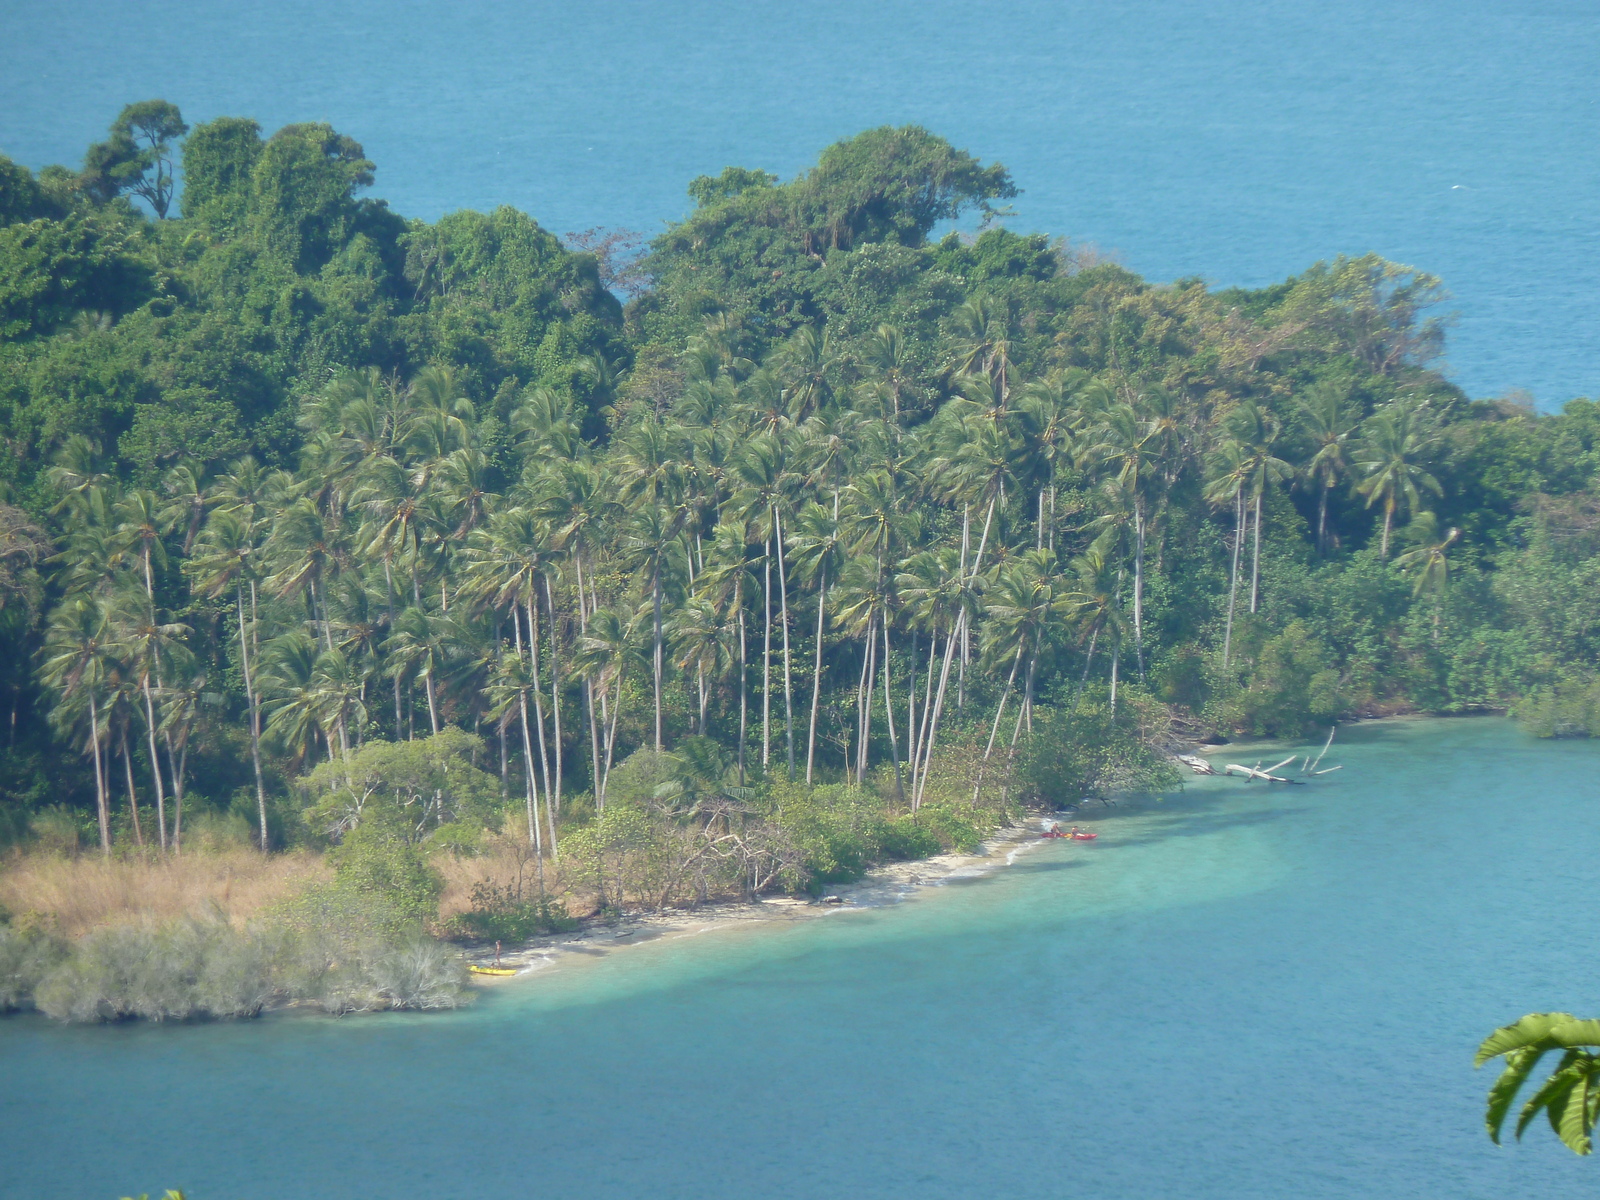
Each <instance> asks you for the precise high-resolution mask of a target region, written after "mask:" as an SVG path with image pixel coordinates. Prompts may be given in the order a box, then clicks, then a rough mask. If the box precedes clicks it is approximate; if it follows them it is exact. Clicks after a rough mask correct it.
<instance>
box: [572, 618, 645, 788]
mask: <svg viewBox="0 0 1600 1200" xmlns="http://www.w3.org/2000/svg"><path fill="white" fill-rule="evenodd" d="M638 657H639V654H638V644H637V639H636V629H635V627H634V624H633V622H632V621H631V620H629V619H628V618H626V617H624V616H623V615H622V613H620V612H619V611H618V610H617V609H615V608H602V609H597V610H596V611H595V612H593V613H591V614H590V616H589V628H588V630H587V631H586V632H585V633H584V635H583V638H582V639H581V640H580V642H579V643H578V650H577V653H576V654H575V655H574V656H573V660H572V669H573V671H575V672H576V673H577V674H578V675H580V676H582V677H584V678H587V679H591V680H593V681H594V682H595V684H596V685H597V689H598V690H599V691H600V693H601V694H602V695H607V694H609V700H610V704H609V709H610V717H611V719H610V721H609V723H608V724H607V727H606V729H605V731H604V743H605V755H604V758H603V760H602V762H601V769H600V774H599V776H598V778H597V779H596V781H595V792H594V796H595V808H596V810H598V811H602V812H603V811H604V810H605V804H606V785H607V783H608V782H609V781H610V778H611V764H612V762H613V760H614V759H615V756H616V749H617V721H618V719H619V718H620V717H621V715H622V685H623V682H624V680H625V679H626V676H627V672H628V668H629V667H630V666H632V665H634V663H635V662H636V660H637V659H638Z"/></svg>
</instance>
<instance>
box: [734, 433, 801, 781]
mask: <svg viewBox="0 0 1600 1200" xmlns="http://www.w3.org/2000/svg"><path fill="white" fill-rule="evenodd" d="M734 478H735V480H736V481H737V483H738V485H739V490H738V491H736V492H734V493H733V495H732V496H731V497H730V498H729V500H728V505H727V511H728V513H729V514H730V515H731V516H732V517H734V518H735V519H737V520H738V521H739V523H740V524H741V525H742V526H743V527H745V528H746V529H747V530H748V531H749V533H750V534H751V535H752V536H754V537H758V538H760V540H761V545H762V547H763V553H764V562H763V568H762V580H763V582H762V594H763V597H764V604H765V613H764V624H763V630H762V650H761V765H762V766H763V767H765V766H766V765H767V762H768V760H769V759H770V757H771V752H772V737H771V720H772V701H771V697H772V567H773V564H774V563H776V565H777V568H778V601H779V619H780V623H781V630H782V642H783V646H782V650H783V696H784V731H785V734H786V737H787V743H788V748H789V750H788V766H789V776H790V778H793V777H794V688H793V674H792V667H791V659H790V653H789V573H788V570H787V566H788V564H787V563H786V562H785V559H784V550H783V542H784V530H783V521H784V516H785V514H786V513H788V512H789V511H791V509H792V506H793V504H794V499H795V494H796V491H797V489H798V486H799V484H800V477H799V475H797V474H796V473H795V472H794V471H793V470H792V469H791V468H790V463H789V454H788V446H787V445H786V443H785V440H784V438H783V437H782V436H781V434H779V433H777V432H773V431H766V432H763V433H759V434H757V435H756V436H755V437H754V438H752V439H751V440H750V442H749V444H748V445H747V446H746V448H745V452H744V454H743V455H741V456H740V457H739V459H738V460H737V461H736V462H735V464H734Z"/></svg>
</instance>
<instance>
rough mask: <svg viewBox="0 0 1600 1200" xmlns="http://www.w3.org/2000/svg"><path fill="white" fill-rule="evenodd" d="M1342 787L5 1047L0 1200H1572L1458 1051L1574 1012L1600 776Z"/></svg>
mask: <svg viewBox="0 0 1600 1200" xmlns="http://www.w3.org/2000/svg"><path fill="white" fill-rule="evenodd" d="M1236 753H1244V752H1243V751H1236ZM1285 753H1287V751H1285ZM1224 757H1225V758H1231V757H1233V756H1232V755H1229V756H1224ZM1334 759H1337V760H1341V761H1343V762H1345V763H1347V764H1348V765H1347V767H1346V768H1345V770H1343V771H1342V772H1340V773H1338V774H1336V775H1332V776H1328V777H1326V779H1325V780H1323V781H1321V782H1319V783H1318V784H1317V785H1316V786H1313V787H1306V788H1296V789H1292V790H1290V789H1279V790H1274V791H1272V792H1270V793H1269V792H1266V791H1264V790H1263V789H1262V788H1260V787H1251V786H1246V785H1244V784H1242V783H1240V782H1238V781H1231V782H1230V781H1220V780H1216V781H1212V780H1206V781H1197V782H1196V783H1195V784H1194V785H1191V786H1190V787H1189V788H1188V789H1187V790H1186V791H1185V792H1184V793H1182V794H1181V795H1177V796H1173V797H1169V798H1167V799H1166V800H1165V801H1163V802H1161V803H1159V804H1158V803H1154V802H1152V803H1148V804H1144V805H1140V806H1134V807H1124V808H1123V809H1121V810H1115V811H1112V812H1110V813H1108V814H1107V815H1105V816H1101V815H1099V814H1098V812H1097V813H1096V814H1095V815H1094V817H1093V824H1094V825H1095V826H1096V827H1097V828H1098V829H1099V830H1100V835H1101V836H1100V840H1099V841H1098V842H1096V843H1094V844H1092V845H1071V844H1069V845H1059V844H1057V845H1046V846H1041V847H1040V848H1038V849H1037V850H1035V851H1034V852H1033V853H1031V854H1029V855H1027V856H1025V857H1023V858H1022V859H1020V860H1019V862H1018V863H1017V865H1016V866H1015V867H1013V868H1012V869H1011V870H1009V871H1005V872H1002V873H999V874H997V875H994V876H991V877H989V878H986V879H982V880H977V881H972V882H967V883H963V884H958V885H950V886H946V887H944V888H941V889H934V890H929V891H927V892H924V893H923V897H924V898H922V899H918V900H916V901H914V902H912V903H909V904H905V905H902V906H899V907H895V908H890V909H881V910H876V911H870V912H859V913H848V912H847V913H840V914H837V915H834V916H830V917H828V918H826V919H822V920H818V921H814V922H806V923H803V924H802V925H800V926H799V927H784V928H776V929H772V928H769V929H766V930H763V931H759V932H755V931H748V930H745V931H734V932H723V933H716V934H711V935H705V936H703V937H700V938H691V939H684V940H679V941H673V942H657V943H653V944H649V945H647V946H644V947H640V948H637V949H633V950H629V951H626V952H624V953H620V954H613V955H611V956H608V957H606V958H604V959H601V960H599V961H597V962H595V963H593V964H582V965H580V966H577V967H574V968H569V969H566V968H564V969H562V970H561V971H559V972H558V973H554V974H550V975H546V976H545V977H543V978H534V979H529V980H523V981H518V982H517V983H515V984H513V985H511V986H508V987H504V988H501V989H498V990H496V991H494V992H493V993H492V994H490V995H488V996H486V997H485V998H484V1000H483V1001H482V1002H481V1003H479V1004H478V1005H477V1006H476V1007H475V1008H474V1009H472V1010H470V1011H468V1012H465V1013H461V1014H453V1015H433V1016H396V1017H373V1018H365V1019H351V1020H346V1021H333V1020H328V1019H321V1018H304V1017H276V1018H270V1019H268V1020H266V1021H263V1022H258V1023H251V1024H243V1025H215V1026H201V1027H168V1028H157V1027H140V1026H125V1027H117V1028H110V1029H67V1028H61V1027H57V1026H53V1025H50V1024H48V1023H46V1022H45V1021H44V1020H42V1019H37V1018H23V1019H11V1020H7V1021H4V1022H0V1075H3V1079H4V1087H3V1091H0V1164H3V1165H0V1195H4V1196H6V1197H11V1196H15V1197H19V1198H20V1197H27V1198H28V1200H51V1198H54V1197H62V1198H63V1200H65V1198H67V1197H73V1198H84V1197H107V1198H110V1197H114V1196H118V1195H124V1194H128V1193H129V1192H130V1190H131V1192H132V1193H133V1194H137V1193H138V1192H139V1191H143V1190H147V1189H148V1190H151V1191H153V1192H154V1191H156V1190H158V1189H160V1188H163V1187H168V1186H182V1187H184V1188H186V1189H187V1190H188V1193H189V1195H190V1196H191V1197H194V1198H195V1200H223V1198H230V1200H232V1198H253V1197H261V1198H263V1200H268V1198H282V1197H288V1196H293V1197H295V1198H296V1200H319V1198H322V1197H328V1198H341V1200H343V1198H348V1197H351V1196H429V1197H479V1196H522V1195H533V1196H551V1197H606V1198H611V1197H616V1198H619V1200H620V1198H624V1197H626V1198H629V1200H638V1198H650V1200H656V1198H666V1197H685V1198H689V1197H694V1198H697V1200H721V1198H723V1197H727V1198H730V1200H731V1198H734V1197H738V1198H741V1200H749V1198H750V1197H757V1198H760V1197H779V1196H784V1197H787V1196H872V1197H912V1196H916V1197H969V1196H975V1195H992V1196H998V1197H1007V1198H1032V1197H1040V1198H1044V1197H1052V1198H1054V1197H1092V1198H1096V1200H1102V1198H1103V1200H1113V1198H1115V1200H1121V1198H1124V1197H1126V1198H1129V1200H1133V1198H1135V1197H1138V1198H1147V1197H1152V1196H1160V1197H1172V1198H1174V1200H1247V1198H1260V1200H1282V1198H1283V1197H1285V1196H1295V1197H1304V1198H1314V1200H1320V1198H1323V1197H1328V1198H1333V1197H1338V1198H1347V1200H1375V1198H1379V1197H1382V1198H1386V1200H1387V1198H1390V1197H1394V1198H1401V1197H1404V1198H1406V1200H1422V1198H1432V1197H1438V1198H1440V1200H1445V1198H1449V1200H1477V1198H1484V1200H1488V1198H1490V1197H1495V1198H1500V1197H1507V1196H1538V1197H1541V1198H1544V1200H1562V1198H1564V1197H1569V1196H1570V1197H1578V1196H1584V1197H1587V1196H1591V1195H1593V1193H1594V1187H1595V1175H1594V1164H1592V1163H1589V1162H1585V1161H1580V1160H1578V1159H1576V1158H1575V1157H1574V1156H1572V1155H1571V1154H1569V1153H1568V1152H1567V1151H1566V1150H1564V1149H1563V1148H1561V1147H1560V1146H1559V1145H1558V1144H1556V1143H1555V1142H1554V1141H1553V1139H1551V1138H1550V1137H1548V1136H1545V1135H1544V1134H1542V1133H1540V1134H1538V1135H1537V1136H1534V1137H1533V1138H1532V1140H1531V1141H1530V1143H1529V1144H1528V1145H1525V1146H1515V1145H1513V1146H1510V1147H1508V1148H1505V1149H1496V1148H1494V1147H1493V1146H1492V1145H1490V1144H1489V1142H1488V1141H1487V1139H1485V1138H1484V1137H1483V1135H1482V1134H1481V1133H1480V1132H1479V1130H1480V1128H1481V1126H1480V1123H1479V1122H1480V1104H1481V1100H1482V1093H1483V1089H1484V1088H1485V1087H1486V1086H1487V1083H1488V1079H1487V1077H1485V1076H1484V1075H1483V1074H1482V1073H1478V1074H1474V1073H1473V1072H1472V1070H1471V1068H1470V1059H1471V1052H1472V1050H1473V1049H1474V1048H1475V1046H1476V1043H1477V1041H1478V1039H1479V1038H1481V1037H1482V1036H1483V1034H1485V1033H1486V1032H1487V1031H1488V1030H1489V1029H1490V1028H1491V1027H1492V1026H1494V1025H1496V1024H1499V1023H1501V1022H1502V1021H1504V1020H1507V1019H1510V1018H1512V1017H1515V1016H1517V1015H1520V1014H1521V1013H1522V1012H1525V1011H1528V1010H1532V1009H1557V1008H1559V1009H1572V1010H1577V1011H1579V1012H1585V1013H1592V1012H1595V1011H1596V1010H1597V1009H1600V995H1597V991H1596V988H1595V985H1594V978H1595V975H1594V965H1593V964H1594V954H1593V951H1594V946H1593V935H1592V933H1591V932H1590V930H1589V927H1588V921H1587V919H1586V916H1587V914H1589V913H1592V912H1593V911H1594V906H1595V904H1596V901H1597V900H1600V882H1597V880H1596V874H1595V870H1594V866H1593V864H1594V863H1595V862H1596V861H1600V823H1597V822H1596V821H1595V819H1594V813H1595V801H1596V783H1595V779H1596V768H1597V767H1600V746H1595V745H1591V744H1586V743H1549V742H1543V743H1540V742H1535V741H1533V740H1532V739H1530V738H1527V737H1526V736H1524V735H1523V734H1522V733H1520V732H1519V731H1518V730H1517V729H1516V728H1515V727H1514V726H1512V725H1510V724H1509V723H1507V722H1503V721H1498V720H1461V721H1407V722H1392V723H1386V724H1383V725H1373V726H1365V727H1358V728H1355V729H1352V730H1348V731H1346V732H1345V733H1344V734H1342V735H1341V744H1340V745H1339V746H1338V747H1337V748H1336V750H1335V752H1334V753H1333V754H1332V755H1330V761H1331V760H1334ZM1249 761H1254V755H1252V756H1251V757H1250V758H1249Z"/></svg>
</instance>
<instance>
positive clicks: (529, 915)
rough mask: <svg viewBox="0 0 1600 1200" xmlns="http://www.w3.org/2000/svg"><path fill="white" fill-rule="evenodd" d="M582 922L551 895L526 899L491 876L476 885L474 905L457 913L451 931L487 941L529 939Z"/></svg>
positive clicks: (473, 888) (473, 886)
mask: <svg viewBox="0 0 1600 1200" xmlns="http://www.w3.org/2000/svg"><path fill="white" fill-rule="evenodd" d="M577 926H578V922H577V921H576V920H574V919H573V918H572V916H570V915H569V914H568V912H567V910H566V908H565V906H563V905H561V904H558V903H556V902H555V901H552V900H551V899H550V898H549V897H548V896H541V897H540V898H539V899H538V900H525V899H522V898H521V897H519V896H518V895H517V894H516V892H515V891H513V889H512V888H510V887H509V886H504V887H503V886H501V885H499V884H496V883H495V882H494V881H493V880H491V879H484V880H480V881H479V882H477V883H475V884H473V885H472V907H471V908H470V909H468V910H467V911H466V912H464V913H461V914H459V915H457V916H456V917H454V918H453V919H452V920H451V922H450V929H451V932H452V933H453V934H454V935H456V936H458V937H466V938H476V939H478V940H480V941H486V942H500V941H504V942H525V941H527V940H528V939H529V938H534V937H538V936H539V935H540V934H544V933H565V932H566V931H568V930H570V929H576V928H577Z"/></svg>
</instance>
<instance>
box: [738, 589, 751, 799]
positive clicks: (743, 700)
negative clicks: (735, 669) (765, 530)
mask: <svg viewBox="0 0 1600 1200" xmlns="http://www.w3.org/2000/svg"><path fill="white" fill-rule="evenodd" d="M749 683H750V667H749V662H748V655H747V652H746V649H745V628H744V598H743V597H740V599H739V786H740V787H743V786H744V776H745V744H746V742H747V741H748V740H749V727H750V700H749V695H748V686H749Z"/></svg>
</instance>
